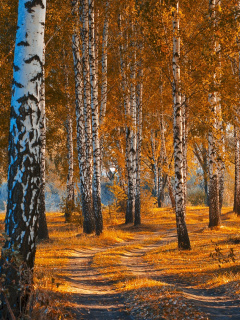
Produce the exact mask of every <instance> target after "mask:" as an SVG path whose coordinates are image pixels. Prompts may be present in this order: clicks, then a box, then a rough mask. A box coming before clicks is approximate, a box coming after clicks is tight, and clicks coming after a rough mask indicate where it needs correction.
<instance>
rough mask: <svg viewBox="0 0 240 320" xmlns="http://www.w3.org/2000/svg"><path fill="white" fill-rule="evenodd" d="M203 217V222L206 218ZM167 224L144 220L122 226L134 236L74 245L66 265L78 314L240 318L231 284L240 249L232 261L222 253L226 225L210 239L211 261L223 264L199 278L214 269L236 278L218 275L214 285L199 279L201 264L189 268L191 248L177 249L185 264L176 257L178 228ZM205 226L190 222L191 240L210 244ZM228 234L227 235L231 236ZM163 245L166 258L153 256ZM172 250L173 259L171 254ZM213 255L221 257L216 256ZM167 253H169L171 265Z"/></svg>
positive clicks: (84, 316)
mask: <svg viewBox="0 0 240 320" xmlns="http://www.w3.org/2000/svg"><path fill="white" fill-rule="evenodd" d="M198 214H199V213H198ZM198 217H199V216H198ZM224 217H225V218H224V219H225V221H224V222H225V225H227V226H228V221H229V214H225V216H224ZM200 220H202V222H203V219H202V218H201V219H200ZM166 226H168V227H169V226H170V224H169V223H166V224H165V225H163V227H162V228H161V226H157V225H156V226H155V227H153V226H150V225H149V224H148V225H147V224H145V225H143V226H142V227H141V228H138V229H137V228H134V227H133V226H130V225H129V226H123V225H122V226H118V227H117V228H121V229H122V230H127V231H128V232H129V231H130V232H132V235H133V238H132V239H131V240H127V241H123V242H120V243H116V244H114V245H112V246H108V247H104V248H94V249H84V250H82V249H79V250H72V254H71V257H70V264H69V265H68V266H67V270H66V271H67V273H68V274H69V276H68V278H67V281H68V282H69V286H71V288H72V292H73V295H72V297H73V300H74V302H75V306H76V319H92V320H101V319H105V320H108V319H109V320H110V319H111V320H115V319H122V320H124V319H126V320H128V319H129V320H130V319H146V320H148V319H149V320H151V319H169V320H171V319H177V320H184V319H192V320H195V319H205V320H207V319H211V320H228V319H229V320H230V319H231V320H239V319H240V300H239V298H238V296H237V294H235V293H234V294H233V291H232V290H230V289H231V286H233V285H236V283H238V284H239V279H238V280H237V282H236V274H237V273H239V270H238V269H239V266H238V265H237V262H236V259H238V256H237V255H238V254H239V252H238V253H237V252H235V253H233V255H234V257H235V258H234V259H235V262H234V263H233V262H232V264H231V261H230V260H231V259H230V258H231V256H230V255H229V254H227V253H226V255H224V251H221V247H219V246H220V244H221V243H222V248H223V244H224V243H225V242H226V241H225V240H222V238H221V236H222V234H224V233H225V231H226V230H225V229H224V228H223V229H222V230H216V231H213V232H212V236H213V237H212V239H209V243H213V241H215V244H214V245H215V251H214V253H213V254H210V255H209V254H208V253H207V256H208V257H209V261H210V263H211V259H212V265H214V264H215V263H216V266H217V268H218V269H219V270H218V269H217V268H216V271H215V269H213V270H212V271H211V270H208V271H206V272H204V276H206V277H205V278H203V275H202V274H201V277H202V278H201V279H209V274H210V273H211V276H212V277H213V276H217V277H220V275H224V276H225V277H227V275H229V277H233V278H234V277H235V278H234V280H235V282H232V280H233V279H228V281H226V280H225V282H224V281H222V280H219V283H217V285H216V283H215V285H214V282H213V284H212V286H211V285H208V286H205V287H204V283H201V281H199V279H200V278H199V272H200V271H201V268H200V269H197V268H196V267H194V266H193V269H191V271H189V272H188V271H187V270H188V267H187V262H186V261H187V260H188V261H190V260H191V258H190V255H191V251H189V252H188V253H187V258H186V255H185V254H184V253H182V256H181V253H180V255H179V253H177V255H179V256H178V257H177V259H178V258H179V257H180V259H182V260H183V261H182V264H183V265H181V264H179V261H175V260H176V248H175V247H176V231H175V228H173V227H172V228H169V229H166ZM171 226H172V223H171ZM201 227H202V225H201V224H199V225H197V226H196V225H194V224H193V223H192V224H191V223H190V238H191V239H193V241H197V242H195V243H194V242H193V246H197V245H199V247H201V245H202V246H203V247H206V244H205V242H204V241H205V240H206V239H207V238H208V237H209V230H207V229H206V228H201ZM158 228H159V231H158V230H157V229H158ZM226 228H228V229H229V228H230V227H229V226H228V227H226ZM220 235H221V236H220ZM225 238H226V239H228V240H227V241H230V240H231V239H232V238H231V239H230V240H229V237H225ZM225 238H224V239H225ZM211 240H212V242H211ZM224 241H225V242H224ZM230 242H231V241H230ZM230 242H229V243H230ZM216 248H220V253H221V254H218V253H217V252H219V250H218V249H216ZM227 248H228V246H227ZM160 251H161V254H162V255H161V257H162V258H161V259H162V263H161V259H160V260H159V258H158V260H157V259H156V256H155V258H154V255H158V254H159V252H160ZM171 251H172V254H171ZM200 251H202V250H201V248H200ZM235 251H236V250H235ZM233 252H234V251H233ZM194 254H195V253H194V252H193V255H194ZM171 255H172V260H171V259H169V257H171ZM214 257H215V258H216V259H215V260H217V261H214ZM225 257H228V259H229V260H228V261H227V259H225ZM165 258H166V259H169V261H168V263H169V268H168V267H167V266H166V261H165V260H164V259H165ZM185 258H186V259H185ZM184 259H185V261H184ZM193 259H195V258H194V257H193ZM224 259H225V260H226V261H225V260H224ZM234 259H233V260H234ZM195 260H196V259H195ZM185 263H186V272H185V273H184V272H180V271H181V270H184V264H185ZM190 263H191V264H192V263H193V262H192V261H190ZM203 263H204V262H203ZM238 263H239V261H238ZM220 265H221V266H220ZM209 267H211V266H209ZM220 267H221V268H220ZM181 268H182V269H181ZM194 268H196V269H195V271H196V277H195V276H194ZM202 268H204V266H202ZM170 269H171V270H170ZM172 270H176V272H175V273H174V272H173V271H172ZM189 270H190V269H189ZM192 271H193V272H192ZM202 281H204V280H202ZM221 281H222V282H221ZM156 286H159V288H158V289H157V290H158V291H156V290H155V289H156ZM146 287H148V290H146ZM139 290H140V291H139ZM141 290H142V291H141ZM139 292H140V293H139ZM154 294H155V295H157V300H156V301H155V302H154V301H153V302H151V303H150V305H148V302H149V301H150V299H151V300H154ZM151 295H152V296H151ZM158 299H159V300H158Z"/></svg>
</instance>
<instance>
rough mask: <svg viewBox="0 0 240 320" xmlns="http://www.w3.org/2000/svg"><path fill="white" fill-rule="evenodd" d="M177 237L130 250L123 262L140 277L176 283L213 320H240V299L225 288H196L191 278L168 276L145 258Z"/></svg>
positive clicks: (166, 238) (169, 237)
mask: <svg viewBox="0 0 240 320" xmlns="http://www.w3.org/2000/svg"><path fill="white" fill-rule="evenodd" d="M175 238H176V235H175V234H171V233H169V234H168V236H166V237H164V238H163V239H162V240H161V241H159V242H157V243H155V244H153V245H146V246H144V247H143V248H141V249H134V250H130V251H128V253H127V254H125V255H124V256H123V257H122V263H123V264H124V265H125V267H127V268H128V270H129V272H131V273H132V274H133V275H135V276H137V277H139V278H141V277H143V278H144V277H146V276H147V277H148V278H152V279H154V280H159V281H162V282H165V283H168V284H171V285H174V286H175V287H176V288H177V289H180V290H181V291H182V292H183V294H184V297H185V298H186V299H187V300H188V301H189V303H192V304H194V305H195V306H196V307H197V308H198V309H199V310H200V311H202V312H204V313H205V314H206V316H207V317H208V318H209V319H211V320H230V319H231V320H240V300H234V299H232V298H231V297H228V295H227V294H226V292H225V291H224V290H222V291H221V290H215V289H198V288H195V287H194V285H192V284H191V279H189V280H190V281H189V282H186V281H185V282H183V281H181V280H179V279H177V278H176V277H175V276H169V277H167V276H165V275H163V274H162V273H161V270H156V269H153V268H152V267H151V266H150V265H148V264H147V262H146V261H145V260H144V259H143V256H144V255H145V254H146V253H147V252H148V251H149V250H152V249H154V248H157V247H159V246H160V245H164V244H165V243H169V242H171V241H174V240H175ZM193 320H194V319H193Z"/></svg>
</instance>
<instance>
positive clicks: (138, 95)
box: [134, 43, 143, 226]
mask: <svg viewBox="0 0 240 320" xmlns="http://www.w3.org/2000/svg"><path fill="white" fill-rule="evenodd" d="M139 51H140V52H139V54H140V56H141V55H142V44H141V43H140V44H139ZM137 68H138V72H137V87H136V113H137V115H136V118H137V119H136V124H137V132H136V134H137V137H136V196H135V216H134V225H135V226H136V225H140V224H141V158H142V107H143V106H142V105H143V101H142V99H143V66H142V58H141V57H139V62H138V63H137Z"/></svg>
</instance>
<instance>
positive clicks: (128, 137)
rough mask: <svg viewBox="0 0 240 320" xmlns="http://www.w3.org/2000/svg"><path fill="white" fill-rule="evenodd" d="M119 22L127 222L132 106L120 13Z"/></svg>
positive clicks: (130, 212) (128, 216)
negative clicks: (124, 133)
mask: <svg viewBox="0 0 240 320" xmlns="http://www.w3.org/2000/svg"><path fill="white" fill-rule="evenodd" d="M118 24H119V31H120V38H121V40H120V41H121V43H120V47H119V51H120V68H121V84H122V92H123V99H124V112H125V118H126V123H127V124H126V169H127V170H126V171H127V181H128V199H127V209H126V215H125V223H126V224H127V223H132V222H133V208H134V207H133V199H132V198H131V195H132V194H131V193H130V192H129V190H131V185H132V182H131V178H132V176H133V174H132V169H133V168H132V166H131V152H130V150H131V128H130V125H129V119H130V117H131V113H130V112H131V111H130V110H131V108H130V97H129V89H128V80H127V71H128V70H127V63H126V54H125V53H126V51H127V48H128V39H127V36H126V35H124V43H125V47H124V46H123V32H122V17H121V15H119V19H118Z"/></svg>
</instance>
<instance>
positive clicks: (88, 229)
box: [72, 1, 95, 233]
mask: <svg viewBox="0 0 240 320" xmlns="http://www.w3.org/2000/svg"><path fill="white" fill-rule="evenodd" d="M72 5H73V15H74V22H75V23H74V34H73V41H72V49H73V61H74V73H75V96H76V120H77V147H78V164H79V171H80V192H81V201H82V213H83V231H84V232H85V233H92V232H94V228H95V227H94V218H93V214H92V211H91V206H90V208H89V199H88V195H89V194H88V193H86V192H85V190H86V188H87V182H88V179H87V175H88V171H87V170H86V144H85V120H84V101H83V79H82V73H83V68H82V59H81V56H80V37H79V28H78V27H79V21H78V1H73V2H72Z"/></svg>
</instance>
